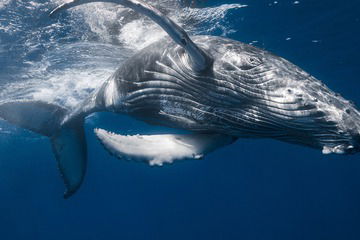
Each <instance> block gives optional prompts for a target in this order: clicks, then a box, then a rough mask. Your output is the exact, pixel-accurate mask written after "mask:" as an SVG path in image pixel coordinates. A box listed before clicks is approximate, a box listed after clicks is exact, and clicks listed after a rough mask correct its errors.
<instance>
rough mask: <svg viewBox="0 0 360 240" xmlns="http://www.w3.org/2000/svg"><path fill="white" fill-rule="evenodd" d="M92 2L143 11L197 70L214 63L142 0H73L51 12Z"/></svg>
mask: <svg viewBox="0 0 360 240" xmlns="http://www.w3.org/2000/svg"><path fill="white" fill-rule="evenodd" d="M92 2H110V3H115V4H120V5H123V6H124V7H128V8H131V9H132V10H134V11H136V12H138V13H141V14H143V15H145V16H147V17H149V18H150V19H151V20H153V21H154V22H156V23H157V24H158V25H159V26H160V27H161V28H162V29H163V30H164V31H166V32H167V34H168V35H169V36H170V37H171V38H172V39H173V40H174V41H175V42H176V43H177V44H179V45H180V46H182V47H183V48H184V49H185V50H186V52H187V54H188V55H189V57H190V65H191V67H192V69H193V70H194V71H195V72H202V71H205V70H206V69H208V68H209V67H210V66H211V65H212V62H213V60H212V58H211V57H210V56H209V55H208V54H207V53H206V52H205V51H204V50H203V49H201V48H200V47H199V46H197V45H196V44H195V43H194V42H193V41H192V40H191V39H190V37H189V36H188V34H187V33H186V32H185V30H184V29H183V28H181V27H180V26H179V25H177V24H176V23H175V22H174V21H173V20H171V19H170V18H168V17H167V16H165V15H164V14H163V13H162V12H160V11H159V10H158V9H156V8H154V7H153V6H151V5H149V4H147V3H145V2H143V1H141V0H72V1H70V2H66V3H63V4H61V5H60V6H58V7H57V8H55V9H54V10H52V11H51V12H50V14H49V15H50V17H51V16H54V15H55V14H56V13H58V12H59V11H61V10H65V9H69V8H72V7H75V6H79V5H82V4H86V3H92Z"/></svg>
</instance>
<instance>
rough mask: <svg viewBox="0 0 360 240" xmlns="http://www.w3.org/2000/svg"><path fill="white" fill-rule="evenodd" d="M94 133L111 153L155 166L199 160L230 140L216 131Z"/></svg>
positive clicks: (96, 131)
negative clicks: (191, 132) (158, 133)
mask: <svg viewBox="0 0 360 240" xmlns="http://www.w3.org/2000/svg"><path fill="white" fill-rule="evenodd" d="M95 134H96V136H97V137H98V138H99V140H100V141H101V142H102V144H103V145H104V147H105V148H106V149H107V150H108V151H109V152H111V153H112V154H114V155H115V156H117V157H119V158H123V157H125V158H128V159H131V160H139V161H146V162H148V163H149V164H150V165H158V166H162V165H163V164H164V163H172V162H173V161H175V160H182V159H200V158H202V157H203V156H204V155H205V154H207V153H209V152H211V151H213V150H215V149H217V148H219V147H222V146H224V145H228V144H230V143H232V141H233V139H232V138H231V137H229V136H225V135H219V134H184V135H180V134H162V135H119V134H114V133H111V132H108V131H105V130H103V129H95Z"/></svg>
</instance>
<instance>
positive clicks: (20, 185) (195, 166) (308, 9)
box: [0, 0, 360, 240]
mask: <svg viewBox="0 0 360 240" xmlns="http://www.w3.org/2000/svg"><path fill="white" fill-rule="evenodd" d="M230 2H233V3H236V2H237V1H205V2H203V3H201V4H200V5H202V6H214V5H219V4H221V3H230ZM278 2H279V3H278V4H276V5H272V6H269V3H272V1H255V0H247V1H246V0H244V1H241V3H242V4H248V5H249V6H248V7H247V8H244V9H241V11H238V10H233V11H232V12H231V13H230V14H228V15H227V18H228V19H227V20H228V24H231V25H233V26H234V27H235V28H237V29H239V30H238V32H237V33H234V34H230V35H229V37H231V38H234V39H237V40H241V41H244V42H252V41H253V40H257V41H258V42H257V43H255V45H256V46H258V47H261V48H265V49H267V50H269V51H272V52H274V53H276V54H277V55H280V56H282V57H285V58H287V59H289V60H290V61H292V62H293V63H295V64H297V65H299V66H300V67H302V68H303V69H305V70H306V71H308V72H310V73H311V74H313V75H314V76H316V77H317V78H319V79H321V80H322V81H323V82H325V83H326V84H327V85H328V86H329V87H330V88H331V89H333V90H335V91H336V92H340V93H341V94H342V95H343V96H344V97H345V98H347V99H351V100H354V101H355V102H360V95H359V87H358V86H359V74H358V71H359V66H360V61H359V57H360V44H359V43H360V11H359V3H358V1H357V0H348V1H345V2H341V1H333V0H331V1H330V0H326V1H325V0H321V1H320V0H307V1H306V0H303V1H301V0H300V4H297V5H294V4H293V1H282V0H278ZM286 38H291V40H288V41H287V40H285V39H286ZM313 40H318V41H317V42H313ZM2 54H4V53H2ZM2 57H3V58H4V59H6V58H7V56H6V55H2ZM8 57H9V58H10V56H8ZM0 71H1V70H0ZM2 124H3V125H4V124H5V123H2ZM95 126H96V127H102V128H106V129H110V130H116V129H122V130H124V129H128V130H129V131H133V132H136V133H149V132H151V131H165V129H159V128H153V127H151V126H148V125H146V124H143V123H141V122H137V121H134V120H133V119H130V118H126V117H120V116H115V115H112V114H105V113H104V114H98V115H96V116H93V117H91V118H90V119H88V122H87V124H86V131H87V139H88V146H89V147H88V148H89V164H88V165H89V166H88V171H87V176H86V179H85V182H84V184H83V186H82V188H81V189H80V191H79V192H78V193H77V194H76V195H74V196H73V197H72V198H70V199H69V200H63V199H62V195H61V193H62V192H63V184H62V182H61V179H60V177H58V173H57V169H56V164H55V161H54V159H53V157H52V155H51V147H50V143H49V142H48V141H47V140H46V139H45V138H35V139H34V138H33V137H34V134H32V133H29V132H27V131H23V130H21V129H17V130H14V131H18V135H11V137H9V136H7V135H2V136H0V145H1V146H0V239H2V240H10V239H11V240H13V239H16V240H17V239H53V240H55V239H67V240H73V239H81V240H82V239H84V240H85V239H94V240H95V239H96V240H98V239H172V240H174V239H317V240H318V239H327V240H329V239H347V240H350V239H354V240H355V239H360V157H359V155H353V156H336V155H325V156H324V155H322V154H321V152H319V151H318V150H313V149H308V148H305V147H301V146H296V145H290V144H286V143H281V142H277V141H273V140H248V139H239V141H237V142H236V143H235V144H233V145H231V146H228V147H225V148H223V149H220V150H219V151H216V152H214V153H212V154H211V155H209V156H208V157H207V158H206V159H204V160H201V161H184V162H180V163H177V164H173V165H169V166H165V167H162V168H154V167H149V166H147V165H145V164H139V163H133V162H124V161H120V160H118V159H116V158H113V157H111V156H110V155H109V154H108V153H107V152H106V151H105V150H104V149H103V148H102V147H101V145H100V144H99V143H98V141H97V140H96V138H95V136H94V134H93V133H92V129H93V128H94V127H95Z"/></svg>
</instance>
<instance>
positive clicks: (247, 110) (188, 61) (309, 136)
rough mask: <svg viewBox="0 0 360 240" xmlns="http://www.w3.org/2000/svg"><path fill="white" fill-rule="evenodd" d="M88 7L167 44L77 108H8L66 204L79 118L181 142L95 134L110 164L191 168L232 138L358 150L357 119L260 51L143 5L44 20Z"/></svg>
mask: <svg viewBox="0 0 360 240" xmlns="http://www.w3.org/2000/svg"><path fill="white" fill-rule="evenodd" d="M92 2H109V3H113V4H121V5H123V6H125V7H128V8H131V9H133V10H134V11H136V12H138V13H141V14H143V15H145V16H147V17H149V18H150V19H152V20H153V21H154V22H156V23H157V24H158V25H159V26H160V27H161V28H162V29H163V30H164V31H166V32H167V36H166V37H164V38H163V39H161V40H159V41H158V42H155V43H153V44H152V45H150V46H148V47H146V48H144V49H143V50H141V51H139V52H138V53H136V54H135V55H134V56H132V57H131V58H129V59H128V60H127V61H125V62H124V63H123V64H122V65H121V66H120V67H119V68H118V69H117V70H116V71H115V73H114V74H113V75H112V76H111V77H110V78H109V79H107V80H106V81H104V83H103V84H102V86H101V87H100V88H98V89H96V90H95V91H94V92H93V93H92V94H91V95H90V96H89V97H88V98H87V99H86V100H85V101H84V102H83V103H81V104H80V105H79V106H78V107H76V108H75V109H74V110H71V111H70V110H68V109H65V108H63V107H61V106H57V105H55V104H53V103H47V102H41V101H8V102H5V103H2V104H1V105H0V117H1V118H2V119H4V120H6V121H8V122H10V123H12V124H15V125H17V126H20V127H23V128H26V129H29V130H31V131H33V132H35V133H38V134H41V135H44V136H47V137H49V139H50V141H51V144H52V148H53V152H54V155H55V158H56V160H57V163H58V167H59V170H60V172H61V176H62V178H63V180H64V183H65V187H66V191H65V194H64V197H65V198H67V197H69V196H71V195H72V194H73V193H75V192H76V191H77V190H78V188H79V187H80V185H81V183H82V182H83V179H84V175H85V171H86V159H87V149H86V137H85V134H84V128H83V126H84V118H85V117H86V116H88V115H89V114H92V113H94V112H106V111H108V112H114V113H119V114H127V115H129V116H132V117H134V118H136V119H140V120H142V121H144V122H146V123H150V124H154V125H161V126H167V127H171V128H177V129H182V130H187V131H188V132H189V133H188V134H162V135H121V134H115V133H111V132H109V131H106V130H104V129H95V134H96V136H97V137H98V139H99V140H100V142H101V143H102V144H103V146H104V147H105V148H106V149H107V150H108V151H109V152H110V153H112V154H114V155H115V156H117V157H119V158H121V157H125V158H129V159H133V160H139V161H145V162H148V163H149V164H150V165H162V164H164V163H171V162H173V161H177V160H181V159H198V158H202V157H203V156H205V155H206V154H208V153H210V152H212V151H214V150H216V149H218V148H221V147H223V146H226V145H229V144H231V143H233V142H234V141H236V140H237V139H239V138H272V139H276V140H280V141H284V142H289V143H294V144H300V145H304V146H308V147H312V148H316V149H320V150H322V152H323V153H324V154H328V153H338V154H353V153H356V152H358V151H359V150H360V113H359V111H358V110H357V108H356V107H355V106H354V104H352V103H351V102H350V101H348V100H346V99H344V98H343V97H341V96H340V95H339V94H337V93H334V92H333V91H331V90H330V89H329V88H328V87H326V86H325V85H324V84H323V83H322V82H321V81H319V80H317V79H316V78H315V77H313V76H312V75H310V74H308V73H307V72H305V71H304V70H302V69H300V68H299V67H297V66H296V65H294V64H292V63H290V62H289V61H287V60H286V59H283V58H281V57H278V56H276V55H274V54H272V53H270V52H268V51H265V50H262V49H259V48H256V47H254V46H251V45H248V44H245V43H242V42H239V41H235V40H231V39H228V38H224V37H218V36H191V37H189V36H188V34H187V33H186V32H185V31H184V30H183V29H182V28H181V27H180V26H179V25H177V24H176V23H175V22H174V21H172V20H171V19H170V18H168V17H167V16H166V15H164V14H163V13H161V12H160V11H159V10H157V9H155V8H154V7H152V6H151V5H149V4H147V3H145V2H143V1H141V0H71V1H68V2H66V3H64V4H62V5H60V6H58V7H57V8H55V9H54V10H53V11H52V12H51V13H50V16H55V15H56V14H57V13H58V12H60V11H62V10H65V9H69V8H72V7H75V6H78V5H82V4H86V3H92Z"/></svg>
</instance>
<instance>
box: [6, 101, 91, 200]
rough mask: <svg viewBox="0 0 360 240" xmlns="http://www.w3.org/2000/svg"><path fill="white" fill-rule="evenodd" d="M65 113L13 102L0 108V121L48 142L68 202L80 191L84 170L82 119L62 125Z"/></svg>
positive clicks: (47, 105) (45, 105) (48, 106)
mask: <svg viewBox="0 0 360 240" xmlns="http://www.w3.org/2000/svg"><path fill="white" fill-rule="evenodd" d="M67 114H68V111H67V110H66V109H64V108H62V107H60V106H57V105H55V104H50V103H46V102H41V101H13V102H7V103H3V104H0V118H2V119H4V120H6V121H7V122H9V123H11V124H14V125H16V126H19V127H22V128H25V129H28V130H31V131H33V132H35V133H38V134H41V135H43V136H47V137H49V138H50V141H51V144H52V149H53V152H54V155H55V158H56V160H57V163H58V168H59V170H60V173H61V176H62V178H63V180H64V183H65V187H66V191H65V193H64V197H65V198H68V197H70V196H71V195H72V194H73V193H75V192H76V190H77V189H78V188H79V187H80V185H81V183H82V181H83V178H84V175H85V170H86V157H87V153H86V139H85V133H84V127H83V125H84V119H83V118H82V117H78V118H72V119H71V120H70V121H67V122H65V123H63V120H64V119H65V117H66V116H67Z"/></svg>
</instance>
